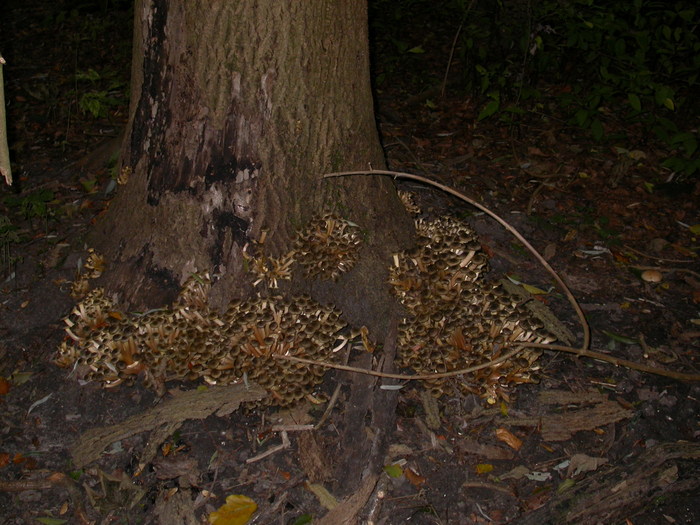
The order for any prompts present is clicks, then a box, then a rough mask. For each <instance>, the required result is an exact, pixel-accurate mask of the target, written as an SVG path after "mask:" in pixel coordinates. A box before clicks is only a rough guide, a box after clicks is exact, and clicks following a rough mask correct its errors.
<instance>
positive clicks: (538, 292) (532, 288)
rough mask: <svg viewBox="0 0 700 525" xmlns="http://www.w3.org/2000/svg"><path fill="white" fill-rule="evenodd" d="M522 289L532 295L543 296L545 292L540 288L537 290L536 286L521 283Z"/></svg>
mask: <svg viewBox="0 0 700 525" xmlns="http://www.w3.org/2000/svg"><path fill="white" fill-rule="evenodd" d="M523 288H525V290H527V291H528V292H530V293H531V294H532V295H545V294H547V292H545V291H544V290H542V289H541V288H537V286H532V285H531V284H526V283H523Z"/></svg>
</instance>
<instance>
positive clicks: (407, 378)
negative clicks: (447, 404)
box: [271, 344, 528, 381]
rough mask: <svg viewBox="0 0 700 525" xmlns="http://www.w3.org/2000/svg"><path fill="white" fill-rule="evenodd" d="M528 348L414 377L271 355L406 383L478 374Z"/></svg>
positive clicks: (525, 346)
mask: <svg viewBox="0 0 700 525" xmlns="http://www.w3.org/2000/svg"><path fill="white" fill-rule="evenodd" d="M527 346H528V345H527V344H523V346H518V347H516V348H514V349H513V350H511V351H510V352H507V353H505V354H503V355H502V356H500V357H498V358H496V359H492V360H491V361H488V362H486V363H482V364H480V365H475V366H470V367H469V368H461V369H460V370H452V371H450V372H440V373H438V374H412V375H405V374H388V373H386V372H378V371H376V370H370V369H367V368H357V367H354V366H348V365H338V364H335V363H326V362H323V361H314V360H313V359H305V358H303V357H294V356H291V355H275V354H271V356H272V357H274V358H275V359H282V360H284V361H294V362H295V363H305V364H307V365H314V366H323V367H326V368H334V369H335V370H344V371H346V372H357V373H358V374H365V375H369V376H375V377H384V378H387V379H402V380H404V381H410V380H412V379H419V380H424V379H440V378H443V377H454V376H461V375H463V374H469V373H471V372H476V371H477V370H481V369H482V368H489V367H491V366H495V365H497V364H499V363H502V362H503V361H507V360H508V359H510V358H511V357H513V356H514V355H515V354H517V353H519V352H522V351H523V350H524V349H525V348H527Z"/></svg>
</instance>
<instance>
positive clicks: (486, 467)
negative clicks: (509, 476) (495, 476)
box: [476, 463, 493, 474]
mask: <svg viewBox="0 0 700 525" xmlns="http://www.w3.org/2000/svg"><path fill="white" fill-rule="evenodd" d="M489 472H493V465H491V464H490V463H479V464H478V465H477V466H476V473H477V474H488V473H489Z"/></svg>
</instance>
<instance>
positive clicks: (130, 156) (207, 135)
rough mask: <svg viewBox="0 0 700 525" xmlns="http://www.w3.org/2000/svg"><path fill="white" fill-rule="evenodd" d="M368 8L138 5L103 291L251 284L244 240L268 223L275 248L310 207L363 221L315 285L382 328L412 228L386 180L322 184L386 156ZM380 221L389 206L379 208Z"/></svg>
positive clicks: (216, 294) (230, 292) (103, 227)
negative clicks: (360, 252)
mask: <svg viewBox="0 0 700 525" xmlns="http://www.w3.org/2000/svg"><path fill="white" fill-rule="evenodd" d="M367 46H368V39H367V21H366V5H365V3H364V2H346V1H344V0H328V1H322V0H314V1H308V2H306V1H305V2H277V1H275V0H264V1H258V2H253V1H243V2H226V1H221V0H220V1H203V0H200V1H192V2H171V1H168V0H153V1H152V2H149V1H146V0H144V1H141V2H137V6H136V10H135V34H134V62H133V70H132V75H133V78H132V104H131V110H130V111H131V114H130V124H129V127H128V129H127V135H126V138H125V142H124V146H123V149H122V158H121V165H122V167H123V168H127V169H130V170H131V172H132V175H131V176H130V179H129V181H128V183H127V185H126V186H124V187H122V189H121V191H120V192H119V195H118V196H117V197H116V198H115V200H114V202H113V203H112V205H111V207H110V209H109V211H108V213H107V216H106V217H105V219H104V220H103V221H102V222H101V223H100V224H99V225H98V228H97V229H96V232H95V233H94V234H93V235H92V238H91V243H92V244H93V245H94V246H96V247H97V248H98V249H100V250H102V251H103V252H104V253H105V254H106V255H107V257H108V261H109V262H110V264H111V265H112V272H111V273H110V274H108V275H107V276H106V279H107V287H108V288H109V289H111V290H112V291H116V292H119V298H120V300H121V301H122V302H124V303H127V304H129V305H131V306H138V307H144V306H148V307H153V306H160V305H162V304H163V303H166V302H167V301H169V300H170V299H172V297H173V293H174V291H175V290H176V288H177V286H178V285H179V284H180V283H181V282H182V281H184V279H186V278H187V276H188V275H189V274H190V273H192V272H195V271H199V272H202V271H210V272H212V274H214V275H215V276H216V278H217V282H216V284H215V286H214V288H213V291H212V297H211V300H212V304H214V305H215V306H224V305H225V304H226V303H227V302H228V301H229V300H230V299H232V298H235V297H240V296H243V295H245V294H246V293H247V292H248V289H247V285H246V284H245V283H246V282H247V280H246V279H243V278H242V277H243V264H242V248H243V246H244V245H245V244H246V243H247V242H249V241H250V240H251V239H257V238H259V236H260V233H261V232H262V230H269V235H268V237H267V241H266V243H265V246H266V248H267V250H268V251H269V252H271V253H272V254H278V253H281V252H282V251H283V250H284V249H285V248H287V247H288V245H289V241H290V239H291V237H292V235H293V233H294V231H295V230H296V229H298V228H299V227H301V226H302V225H303V224H305V223H306V222H307V221H308V220H309V219H310V218H311V217H312V216H313V215H314V214H315V213H318V212H319V211H321V210H323V211H336V212H339V213H340V214H341V215H343V216H345V217H347V218H348V219H350V220H352V221H354V222H356V223H357V224H359V225H360V226H361V227H362V228H363V229H364V230H365V231H366V232H367V240H368V241H369V242H368V243H367V244H368V248H367V249H366V250H365V257H364V260H363V262H362V263H361V264H360V267H359V268H358V270H357V271H355V272H352V274H351V275H348V276H347V277H344V278H342V279H341V282H340V283H338V284H337V285H319V286H317V287H316V292H317V295H318V296H319V298H320V299H322V300H329V301H331V300H332V301H333V302H335V303H336V304H337V305H338V306H339V307H341V308H342V309H344V310H345V311H346V314H347V316H348V318H349V319H350V320H351V321H352V322H354V323H357V324H366V325H368V326H370V327H374V328H375V329H376V330H377V332H380V333H377V334H376V335H377V337H380V338H381V337H383V335H382V334H381V332H384V331H385V330H386V326H387V321H386V320H385V319H388V315H385V314H386V312H385V310H386V304H387V296H386V292H385V290H384V287H383V286H378V285H377V283H378V282H385V273H384V272H385V270H384V267H385V266H386V265H387V264H388V258H387V256H388V254H389V253H390V252H391V251H392V250H396V249H397V248H398V247H399V246H400V245H403V244H405V243H406V240H407V239H408V235H409V234H408V232H409V231H410V226H409V223H408V219H407V218H406V217H405V214H403V212H402V210H401V208H400V204H399V203H398V200H397V199H396V196H395V192H394V190H393V185H392V184H391V181H390V180H388V179H386V178H379V177H376V178H375V177H358V178H354V179H333V180H326V181H324V180H322V179H321V175H322V174H323V173H324V172H329V171H336V170H346V169H366V168H368V167H370V166H372V167H374V168H377V167H381V166H382V165H383V164H384V160H383V155H382V151H381V148H380V144H379V140H378V136H377V130H376V126H375V121H374V115H373V103H372V98H371V92H370V81H369V65H368V49H367ZM388 218H391V219H390V220H389V219H388Z"/></svg>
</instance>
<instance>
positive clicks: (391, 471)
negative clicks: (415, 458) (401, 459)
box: [384, 463, 403, 478]
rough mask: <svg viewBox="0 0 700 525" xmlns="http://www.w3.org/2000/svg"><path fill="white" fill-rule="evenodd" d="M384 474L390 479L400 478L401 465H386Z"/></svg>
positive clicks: (401, 474)
mask: <svg viewBox="0 0 700 525" xmlns="http://www.w3.org/2000/svg"><path fill="white" fill-rule="evenodd" d="M384 472H386V473H387V474H388V475H389V476H390V477H392V478H400V477H401V476H403V469H402V468H401V465H398V464H396V463H394V464H393V465H386V466H385V467H384Z"/></svg>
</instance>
